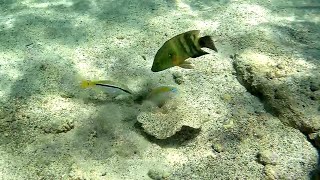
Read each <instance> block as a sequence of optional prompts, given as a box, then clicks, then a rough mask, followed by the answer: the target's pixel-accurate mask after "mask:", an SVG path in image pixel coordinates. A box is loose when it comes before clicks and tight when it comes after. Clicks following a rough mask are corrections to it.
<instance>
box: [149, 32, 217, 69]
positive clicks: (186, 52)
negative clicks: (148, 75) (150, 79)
mask: <svg viewBox="0 0 320 180" xmlns="http://www.w3.org/2000/svg"><path fill="white" fill-rule="evenodd" d="M199 33H200V31H199V30H192V31H188V32H185V33H182V34H179V35H177V36H175V37H173V38H171V39H169V40H168V41H166V42H165V43H164V44H163V46H162V47H161V48H160V49H159V50H158V52H157V54H156V56H155V58H154V61H153V65H152V68H151V71H153V72H158V71H162V70H165V69H168V68H171V67H173V66H180V67H182V68H187V69H192V68H193V65H192V64H191V63H190V62H187V61H185V60H186V59H188V58H190V57H192V58H196V57H199V56H202V55H205V54H208V53H207V52H206V51H203V50H202V49H201V48H203V47H207V48H210V49H212V50H214V51H216V52H218V50H217V48H216V47H215V45H214V43H213V41H212V39H211V37H210V36H204V37H199Z"/></svg>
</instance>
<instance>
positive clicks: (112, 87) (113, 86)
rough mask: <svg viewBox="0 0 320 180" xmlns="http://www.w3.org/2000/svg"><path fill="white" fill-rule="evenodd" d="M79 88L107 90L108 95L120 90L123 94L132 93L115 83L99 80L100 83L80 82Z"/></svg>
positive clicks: (125, 87) (122, 85) (124, 86)
mask: <svg viewBox="0 0 320 180" xmlns="http://www.w3.org/2000/svg"><path fill="white" fill-rule="evenodd" d="M80 86H81V88H84V89H85V88H90V87H103V88H106V90H108V92H110V93H115V90H120V91H123V92H126V93H128V94H132V92H131V91H130V90H129V88H128V87H127V86H126V85H124V84H120V83H116V82H113V81H109V80H100V81H90V80H83V81H82V82H81V85H80Z"/></svg>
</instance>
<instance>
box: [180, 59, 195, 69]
mask: <svg viewBox="0 0 320 180" xmlns="http://www.w3.org/2000/svg"><path fill="white" fill-rule="evenodd" d="M179 67H181V68H184V69H193V68H194V65H193V64H191V62H188V61H184V62H183V63H182V64H180V65H179Z"/></svg>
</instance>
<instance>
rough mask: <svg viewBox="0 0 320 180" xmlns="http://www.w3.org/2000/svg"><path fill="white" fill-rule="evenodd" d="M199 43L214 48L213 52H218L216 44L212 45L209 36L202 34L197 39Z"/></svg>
mask: <svg viewBox="0 0 320 180" xmlns="http://www.w3.org/2000/svg"><path fill="white" fill-rule="evenodd" d="M199 45H200V46H201V47H206V48H209V49H212V50H214V51H215V52H218V50H217V48H216V46H215V45H214V43H213V41H212V39H211V36H203V37H201V38H200V39H199Z"/></svg>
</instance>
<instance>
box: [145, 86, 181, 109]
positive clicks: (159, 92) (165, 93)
mask: <svg viewBox="0 0 320 180" xmlns="http://www.w3.org/2000/svg"><path fill="white" fill-rule="evenodd" d="M177 93H178V89H177V88H175V87H171V86H159V87H156V88H154V89H152V90H151V92H150V93H149V95H148V96H147V99H148V100H149V101H151V102H153V103H155V104H156V105H157V106H158V107H162V106H163V105H164V104H165V102H166V101H168V100H169V99H171V98H173V97H174V96H175V95H176V94H177Z"/></svg>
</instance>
